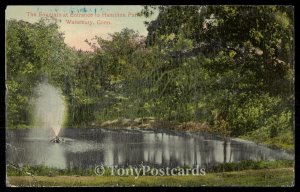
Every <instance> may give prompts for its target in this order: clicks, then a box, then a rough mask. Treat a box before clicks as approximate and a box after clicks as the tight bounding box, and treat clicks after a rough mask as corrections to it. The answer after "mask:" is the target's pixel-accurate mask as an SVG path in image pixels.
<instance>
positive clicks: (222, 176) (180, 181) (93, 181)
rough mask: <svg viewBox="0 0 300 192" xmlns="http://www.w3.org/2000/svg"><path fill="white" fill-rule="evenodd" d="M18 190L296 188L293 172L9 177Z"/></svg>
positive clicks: (290, 170) (260, 171) (266, 170)
mask: <svg viewBox="0 0 300 192" xmlns="http://www.w3.org/2000/svg"><path fill="white" fill-rule="evenodd" d="M8 181H9V183H10V184H11V185H14V186H188V187H189V186H190V187H192V186H292V185H293V181H294V171H293V168H278V169H261V170H244V171H237V172H236V171H234V172H222V173H207V174H206V175H204V176H192V175H187V176H140V177H138V178H137V179H136V178H135V177H134V176H122V177H120V176H55V177H48V176H35V177H32V176H9V177H8Z"/></svg>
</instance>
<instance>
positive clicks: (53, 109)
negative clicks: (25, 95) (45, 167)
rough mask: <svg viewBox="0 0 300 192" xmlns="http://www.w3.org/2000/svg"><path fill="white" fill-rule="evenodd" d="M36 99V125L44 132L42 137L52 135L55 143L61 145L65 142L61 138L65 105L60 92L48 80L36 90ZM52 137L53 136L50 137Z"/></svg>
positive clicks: (34, 116)
mask: <svg viewBox="0 0 300 192" xmlns="http://www.w3.org/2000/svg"><path fill="white" fill-rule="evenodd" d="M36 96H37V97H36V99H34V103H33V104H34V114H33V120H34V125H35V126H36V127H37V128H39V129H40V130H42V131H41V132H40V133H42V136H47V137H49V134H51V133H52V137H53V139H51V140H50V141H51V142H53V143H61V142H63V141H64V140H63V139H62V138H59V137H58V136H59V133H60V131H61V128H62V125H63V121H64V114H65V111H66V109H65V104H64V100H63V97H62V95H61V93H60V91H59V90H58V89H57V88H55V87H54V86H52V85H50V84H49V83H48V80H47V78H44V81H43V82H42V83H40V84H39V85H38V86H37V88H36ZM50 136H51V135H50Z"/></svg>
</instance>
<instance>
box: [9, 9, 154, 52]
mask: <svg viewBox="0 0 300 192" xmlns="http://www.w3.org/2000/svg"><path fill="white" fill-rule="evenodd" d="M142 8H143V7H142V6H140V5H118V6H117V5H109V6H108V5H106V6H93V5H89V6H84V5H80V6H61V5H60V6H7V9H6V11H5V16H6V19H17V20H24V21H28V22H30V23H34V22H37V21H38V20H40V19H41V18H42V17H44V18H50V19H51V17H49V16H46V14H48V15H49V14H55V15H53V17H52V19H53V18H56V19H58V20H59V22H58V25H59V26H60V31H62V32H64V33H65V43H66V44H68V45H69V46H71V47H75V48H77V49H82V50H91V49H90V47H89V45H87V43H85V42H84V40H85V39H88V40H91V39H92V38H93V37H95V36H96V35H97V36H101V37H103V38H107V37H108V34H109V33H114V32H120V31H121V30H122V29H123V28H126V27H127V28H129V29H133V30H135V31H138V32H139V34H140V35H144V36H146V35H147V29H146V26H145V25H144V21H146V20H147V21H150V20H154V19H156V17H157V15H158V13H157V12H156V13H155V14H154V15H153V16H152V17H150V18H147V19H146V18H145V17H137V16H134V15H135V13H138V12H140V11H141V9H142ZM78 14H81V15H78ZM83 14H85V15H84V16H86V15H88V14H89V16H90V17H83ZM95 14H96V15H95ZM104 14H106V16H105V15H104ZM108 14H110V15H108ZM111 15H112V16H113V17H111ZM74 20H76V22H81V23H79V24H78V23H76V24H74V23H72V22H71V21H74ZM68 21H69V22H71V23H67V22H68Z"/></svg>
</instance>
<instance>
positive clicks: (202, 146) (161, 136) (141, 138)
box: [6, 128, 294, 169]
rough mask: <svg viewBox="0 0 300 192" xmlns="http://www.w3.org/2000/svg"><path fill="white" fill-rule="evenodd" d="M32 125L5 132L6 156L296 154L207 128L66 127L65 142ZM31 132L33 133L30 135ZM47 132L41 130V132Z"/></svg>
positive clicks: (62, 159) (197, 161)
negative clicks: (198, 130)
mask: <svg viewBox="0 0 300 192" xmlns="http://www.w3.org/2000/svg"><path fill="white" fill-rule="evenodd" d="M35 131H36V132H37V134H36V136H32V134H29V132H32V131H29V130H12V131H7V133H6V142H7V144H6V161H7V163H12V164H15V165H46V166H49V167H56V168H63V169H65V168H88V167H94V166H95V165H100V164H103V165H106V166H128V165H131V166H135V165H140V164H141V163H143V164H144V165H150V166H155V167H177V166H195V165H200V166H212V165H216V164H218V163H225V162H239V161H241V160H277V159H293V158H294V156H293V155H291V154H288V153H285V152H283V151H280V150H273V149H269V148H267V147H265V146H261V145H256V144H254V143H252V142H248V141H243V140H239V139H232V138H230V139H224V138H221V137H218V136H214V135H211V134H205V133H187V132H178V131H164V130H147V131H146V130H139V129H136V130H131V129H100V128H98V129H87V128H76V129H75V128H66V129H62V131H61V133H60V136H61V137H62V138H64V140H65V142H64V143H51V142H50V140H51V139H52V138H51V134H49V135H46V136H45V134H44V135H43V134H39V130H38V129H37V130H35ZM29 135H30V136H29ZM41 135H43V136H41Z"/></svg>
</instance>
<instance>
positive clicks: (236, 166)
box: [7, 160, 294, 177]
mask: <svg viewBox="0 0 300 192" xmlns="http://www.w3.org/2000/svg"><path fill="white" fill-rule="evenodd" d="M292 167H294V161H293V160H276V161H253V160H244V161H241V162H231V163H222V164H218V165H215V166H212V167H204V168H205V170H206V172H209V173H213V172H215V173H217V172H230V171H243V170H260V169H279V168H292ZM94 168H95V167H91V168H87V169H81V168H73V169H59V168H52V167H47V166H43V165H39V166H23V167H22V168H19V167H15V166H12V165H9V166H8V167H7V175H8V176H26V175H28V173H30V174H31V175H35V176H49V177H53V176H74V175H77V176H93V175H95V172H94ZM104 168H105V174H104V175H105V176H109V175H111V169H110V168H109V167H104ZM129 168H130V167H127V168H126V169H129ZM178 168H192V167H188V166H185V167H178Z"/></svg>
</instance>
